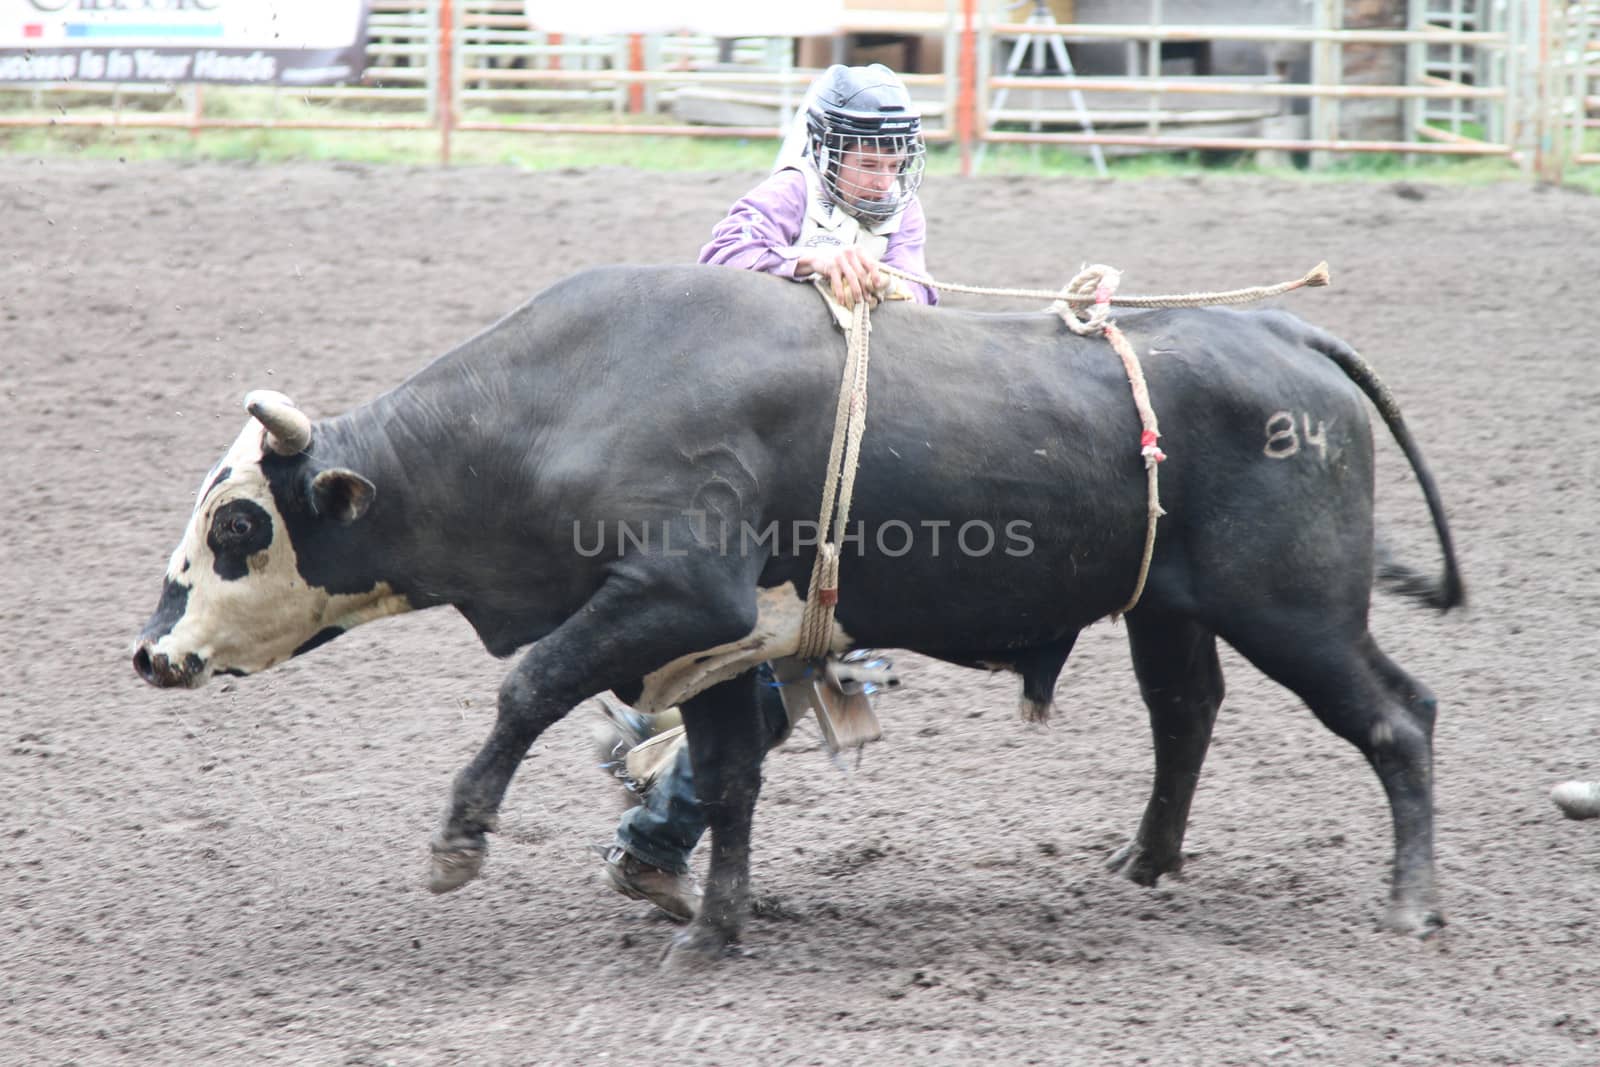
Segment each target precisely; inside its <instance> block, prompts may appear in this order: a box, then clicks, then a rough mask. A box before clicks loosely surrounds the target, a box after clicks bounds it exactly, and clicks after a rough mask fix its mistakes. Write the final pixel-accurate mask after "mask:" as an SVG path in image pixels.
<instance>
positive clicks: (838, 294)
mask: <svg viewBox="0 0 1600 1067" xmlns="http://www.w3.org/2000/svg"><path fill="white" fill-rule="evenodd" d="M794 265H795V269H794V276H795V277H796V278H809V277H811V276H812V275H816V274H820V275H822V276H823V277H825V278H827V279H828V284H829V286H830V287H831V288H832V289H833V298H834V299H835V300H837V301H838V302H839V303H840V304H841V305H843V306H844V307H846V308H853V307H855V305H856V301H857V300H865V301H867V306H869V307H872V306H875V305H876V304H877V303H878V294H879V292H881V291H882V290H883V289H884V287H885V282H886V281H887V280H888V279H887V278H886V276H885V275H884V274H883V272H881V271H880V270H878V261H877V259H876V258H874V257H873V256H871V255H869V254H868V253H866V252H863V251H862V250H861V249H859V248H838V249H827V250H823V251H816V252H806V253H804V254H802V255H801V256H800V257H799V258H797V259H796V260H795V261H794Z"/></svg>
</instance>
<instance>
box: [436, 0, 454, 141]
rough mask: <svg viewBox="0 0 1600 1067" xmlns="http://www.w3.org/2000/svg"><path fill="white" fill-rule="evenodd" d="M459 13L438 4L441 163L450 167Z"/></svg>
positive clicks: (442, 1)
mask: <svg viewBox="0 0 1600 1067" xmlns="http://www.w3.org/2000/svg"><path fill="white" fill-rule="evenodd" d="M455 21H456V11H455V4H454V2H453V0H439V56H438V59H437V60H436V61H435V62H437V63H438V64H439V80H438V88H439V99H438V104H437V111H438V114H439V162H440V164H441V165H443V166H446V167H448V166H449V165H450V134H451V131H452V130H454V129H455V124H456V84H455V81H456V79H455V74H456V65H455V54H456V34H455Z"/></svg>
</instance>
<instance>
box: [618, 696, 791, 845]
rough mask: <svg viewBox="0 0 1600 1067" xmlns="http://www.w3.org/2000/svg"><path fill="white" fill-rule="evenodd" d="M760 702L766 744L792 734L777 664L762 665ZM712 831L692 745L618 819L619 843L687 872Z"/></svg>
mask: <svg viewBox="0 0 1600 1067" xmlns="http://www.w3.org/2000/svg"><path fill="white" fill-rule="evenodd" d="M757 678H758V680H759V682H760V684H759V685H758V686H757V693H758V694H759V695H758V697H757V703H758V705H759V707H760V712H761V718H762V727H763V729H764V730H765V733H766V747H767V748H769V749H770V748H772V747H773V746H775V745H776V744H777V743H778V742H780V741H782V740H783V739H784V738H785V737H787V736H788V733H789V715H788V713H787V712H786V711H784V710H783V698H782V697H780V696H779V695H778V690H777V689H776V688H775V687H774V685H773V678H772V672H771V669H770V668H768V667H767V665H766V664H762V665H761V667H760V668H759V670H758V673H757ZM705 832H706V815H705V809H704V808H703V807H701V805H700V801H699V799H697V798H696V797H695V795H694V768H693V766H692V765H691V764H690V762H689V746H688V745H680V746H679V747H678V754H677V755H676V756H675V757H673V760H672V764H671V765H670V766H669V767H667V769H666V770H665V771H663V772H661V776H660V777H659V778H657V779H656V781H655V784H654V785H652V786H651V787H650V791H649V792H648V793H646V794H645V795H644V800H643V801H642V802H641V803H640V804H639V805H638V806H636V807H632V808H629V809H628V810H627V811H625V812H623V814H622V819H621V821H620V822H618V823H617V844H619V845H621V846H622V847H623V848H624V849H626V850H627V851H628V853H629V854H630V855H632V856H634V857H635V858H636V859H640V860H643V861H644V862H645V863H648V864H650V865H651V866H652V867H660V868H661V869H663V870H667V871H672V872H674V873H676V874H683V873H685V872H686V871H688V869H689V856H690V854H692V853H693V852H694V846H695V845H696V844H698V843H699V841H700V838H701V837H702V836H703V835H704V834H705Z"/></svg>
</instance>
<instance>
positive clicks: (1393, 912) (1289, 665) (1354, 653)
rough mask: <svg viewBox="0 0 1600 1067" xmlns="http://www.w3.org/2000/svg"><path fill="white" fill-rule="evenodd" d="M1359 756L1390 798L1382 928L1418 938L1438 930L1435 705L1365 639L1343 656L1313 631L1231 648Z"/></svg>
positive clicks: (1283, 634) (1364, 636)
mask: <svg viewBox="0 0 1600 1067" xmlns="http://www.w3.org/2000/svg"><path fill="white" fill-rule="evenodd" d="M1234 644H1235V647H1237V648H1238V649H1239V651H1240V652H1241V653H1243V654H1244V655H1245V656H1246V657H1247V658H1249V659H1250V660H1251V661H1252V662H1253V663H1255V664H1256V666H1258V667H1260V668H1261V669H1262V670H1263V671H1264V672H1265V673H1266V674H1267V675H1269V676H1270V677H1271V678H1273V679H1274V680H1275V681H1278V682H1280V683H1282V684H1283V685H1285V686H1288V687H1289V688H1290V689H1292V690H1293V691H1294V692H1295V693H1296V695H1298V696H1299V697H1300V699H1302V700H1304V701H1305V702H1306V704H1307V705H1308V706H1309V707H1310V708H1311V710H1312V711H1313V712H1315V713H1316V716H1317V718H1319V719H1320V720H1322V723H1323V725H1325V726H1326V727H1328V729H1330V730H1332V731H1333V732H1334V733H1336V734H1338V735H1339V736H1340V737H1342V738H1344V739H1345V740H1346V741H1348V742H1350V743H1351V744H1352V745H1354V746H1356V748H1358V749H1360V750H1361V754H1362V755H1363V756H1365V757H1366V759H1367V762H1368V763H1369V764H1370V765H1371V766H1372V769H1373V770H1374V771H1376V772H1377V775H1378V780H1379V781H1380V782H1382V783H1383V788H1384V792H1385V793H1386V794H1388V798H1389V811H1390V815H1391V817H1392V819H1393V822H1394V841H1395V848H1394V865H1393V869H1392V872H1391V881H1390V891H1389V907H1388V911H1387V913H1386V914H1385V917H1384V925H1385V926H1386V927H1388V928H1389V929H1391V930H1395V931H1398V932H1401V933H1409V934H1416V935H1418V936H1422V937H1426V936H1427V935H1429V934H1432V933H1434V932H1435V931H1437V930H1438V929H1439V928H1440V927H1442V926H1443V925H1444V917H1443V916H1442V915H1441V914H1440V912H1439V909H1438V902H1437V896H1436V891H1435V888H1434V874H1433V723H1434V717H1435V712H1436V708H1437V702H1436V701H1435V699H1434V696H1433V694H1432V693H1431V692H1429V691H1428V688H1427V687H1426V686H1424V685H1422V684H1421V683H1420V682H1418V681H1417V680H1416V679H1414V678H1412V677H1411V676H1410V675H1409V674H1407V673H1406V672H1405V671H1403V670H1401V669H1400V667H1399V666H1398V665H1396V664H1395V662H1394V661H1393V660H1391V659H1390V658H1389V657H1388V656H1386V655H1384V654H1383V652H1382V651H1381V650H1380V649H1379V648H1378V646H1377V643H1376V642H1374V641H1373V639H1372V635H1371V634H1368V633H1363V634H1361V636H1360V637H1359V638H1357V639H1356V640H1355V641H1354V642H1352V643H1351V644H1350V645H1349V646H1347V647H1346V648H1343V649H1341V648H1339V647H1338V646H1333V647H1331V648H1330V647H1329V644H1328V638H1327V637H1326V636H1325V635H1319V634H1317V633H1315V632H1308V633H1306V634H1304V635H1303V636H1302V635H1297V634H1296V633H1294V632H1290V631H1287V630H1285V631H1280V632H1279V633H1278V634H1277V636H1276V638H1275V639H1274V640H1271V641H1267V642H1262V643H1260V644H1259V645H1255V644H1254V643H1253V642H1251V641H1249V640H1245V641H1236V642H1234Z"/></svg>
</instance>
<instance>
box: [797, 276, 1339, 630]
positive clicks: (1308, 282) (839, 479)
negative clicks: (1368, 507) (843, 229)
mask: <svg viewBox="0 0 1600 1067" xmlns="http://www.w3.org/2000/svg"><path fill="white" fill-rule="evenodd" d="M878 269H879V270H880V271H882V272H883V273H885V274H887V275H889V276H891V277H894V278H900V279H903V280H905V281H908V282H915V283H917V284H918V285H924V286H927V287H928V288H930V289H939V290H941V291H943V292H947V293H966V294H970V295H974V296H997V297H1020V298H1022V299H1029V300H1049V301H1050V302H1051V303H1050V306H1049V308H1048V310H1049V311H1052V312H1054V313H1055V314H1057V315H1060V316H1061V319H1062V321H1063V322H1065V323H1066V325H1067V328H1068V329H1070V330H1071V331H1072V332H1073V333H1075V334H1077V335H1078V336H1079V337H1088V336H1091V335H1093V334H1096V333H1098V334H1101V335H1103V336H1104V337H1105V339H1106V341H1107V342H1108V343H1109V344H1110V345H1111V348H1112V350H1113V351H1114V352H1116V353H1117V355H1118V357H1120V358H1121V360H1122V366H1123V369H1124V370H1125V371H1126V372H1127V375H1128V384H1129V386H1130V387H1131V389H1132V391H1133V403H1134V407H1135V408H1137V409H1138V412H1139V425H1140V433H1139V453H1140V455H1142V456H1143V457H1144V467H1145V481H1146V487H1147V489H1146V498H1147V500H1148V507H1147V508H1146V525H1145V537H1144V553H1143V556H1142V557H1141V558H1140V560H1139V576H1138V578H1137V580H1136V581H1135V582H1134V586H1133V595H1132V596H1130V597H1129V598H1128V602H1127V603H1126V604H1124V605H1123V606H1122V607H1120V608H1118V609H1117V610H1116V611H1113V612H1112V613H1111V617H1112V618H1113V619H1115V618H1118V617H1120V616H1122V615H1126V614H1127V613H1128V612H1130V611H1132V610H1133V609H1134V607H1135V606H1136V605H1137V604H1138V603H1139V598H1140V597H1141V596H1143V595H1144V587H1145V582H1146V580H1147V579H1148V578H1149V576H1150V560H1151V558H1152V557H1153V556H1154V554H1155V546H1156V524H1157V521H1158V520H1159V519H1160V518H1161V516H1162V515H1165V514H1166V512H1165V511H1163V510H1162V508H1161V495H1160V491H1159V490H1160V486H1159V483H1158V480H1157V474H1156V468H1157V466H1158V465H1159V464H1160V463H1161V461H1162V460H1164V459H1166V458H1167V456H1166V453H1164V452H1162V451H1161V447H1160V445H1159V444H1158V443H1157V442H1158V441H1159V440H1160V438H1161V428H1160V426H1159V424H1158V423H1157V422H1156V413H1155V409H1154V408H1152V407H1151V405H1150V389H1149V387H1148V386H1147V385H1146V384H1145V379H1144V368H1143V367H1142V366H1141V365H1140V363H1139V356H1138V353H1136V352H1135V351H1134V350H1133V346H1132V345H1131V344H1129V343H1128V338H1127V336H1126V335H1125V334H1124V333H1123V332H1122V331H1121V330H1120V329H1118V327H1117V325H1116V323H1114V322H1112V321H1111V319H1110V314H1111V305H1112V303H1113V302H1114V303H1117V304H1121V305H1122V306H1124V307H1132V308H1181V307H1208V306H1216V305H1219V304H1221V305H1230V304H1248V303H1251V302H1253V301H1256V300H1265V299H1267V298H1269V297H1274V296H1280V295H1282V294H1283V293H1288V292H1292V291H1293V290H1295V289H1301V288H1315V287H1317V286H1323V285H1327V284H1328V281H1329V276H1328V264H1327V263H1325V262H1324V263H1318V264H1317V265H1316V266H1315V267H1313V268H1312V269H1311V270H1310V271H1308V272H1307V273H1306V274H1305V275H1303V276H1302V277H1300V278H1297V279H1295V280H1294V281H1288V282H1280V283H1279V284H1277V285H1260V286H1251V287H1249V288H1245V289H1227V290H1224V291H1222V292H1213V293H1174V294H1167V295H1161V296H1120V297H1118V296H1115V293H1116V289H1117V286H1118V285H1119V284H1120V283H1121V281H1122V273H1121V272H1120V271H1118V270H1116V269H1114V268H1112V267H1107V266H1104V265H1102V264H1095V265H1093V266H1088V267H1085V268H1083V269H1082V270H1080V271H1079V272H1078V273H1077V275H1076V276H1075V277H1073V279H1072V280H1071V281H1070V282H1068V283H1067V284H1066V285H1065V286H1064V287H1063V288H1061V289H1059V290H1056V291H1051V290H1049V289H993V288H986V287H983V286H976V285H957V284H955V283H953V282H938V281H934V280H933V279H932V278H926V277H923V276H921V275H918V274H911V273H909V272H907V271H902V270H897V269H895V268H894V267H888V266H885V265H883V264H881V263H880V264H879V265H878ZM1113 298H1114V299H1113ZM1080 309H1081V310H1080ZM851 313H852V321H851V329H850V340H849V346H848V348H847V349H846V353H845V369H844V380H843V382H842V383H841V384H840V388H839V403H838V407H837V409H836V411H835V413H834V423H833V442H832V444H831V445H830V447H829V449H828V473H827V476H826V477H825V478H824V479H823V488H822V509H821V515H820V516H819V517H818V519H817V534H818V536H819V537H821V536H822V535H823V533H824V532H826V533H827V540H825V541H823V542H822V544H821V545H820V546H818V549H817V559H816V563H815V564H813V566H812V568H811V584H810V589H809V591H808V592H807V594H806V604H805V610H804V612H803V613H802V615H801V617H800V641H799V645H798V647H797V648H796V651H795V654H796V655H797V656H799V657H800V658H801V659H820V658H822V657H823V656H825V655H827V654H828V651H829V649H830V647H831V645H832V643H833V615H834V609H835V607H836V606H837V605H838V603H839V544H840V542H841V541H842V540H843V539H844V531H845V528H846V525H847V523H848V521H849V517H850V499H851V496H852V494H853V492H854V489H855V478H856V467H857V464H858V462H859V460H860V457H861V433H862V431H863V430H864V429H865V427H866V422H867V364H868V358H869V356H868V347H867V334H868V333H869V332H870V331H871V328H872V326H871V323H872V320H871V317H870V316H869V315H868V313H867V302H866V301H865V300H861V301H858V302H857V303H856V305H855V307H854V308H853V309H851ZM836 498H837V499H836Z"/></svg>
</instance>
